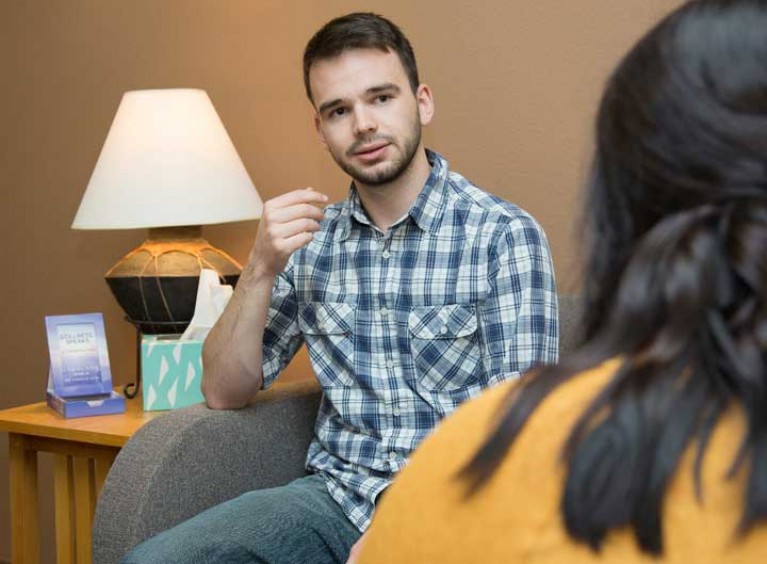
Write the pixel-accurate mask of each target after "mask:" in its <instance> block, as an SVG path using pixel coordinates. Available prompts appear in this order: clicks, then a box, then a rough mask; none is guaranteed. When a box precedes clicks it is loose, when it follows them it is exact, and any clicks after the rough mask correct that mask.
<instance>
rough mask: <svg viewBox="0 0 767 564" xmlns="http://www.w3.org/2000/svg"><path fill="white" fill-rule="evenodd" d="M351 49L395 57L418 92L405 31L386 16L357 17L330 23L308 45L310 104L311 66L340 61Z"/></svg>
mask: <svg viewBox="0 0 767 564" xmlns="http://www.w3.org/2000/svg"><path fill="white" fill-rule="evenodd" d="M350 49H378V50H379V51H391V52H393V53H396V54H397V56H398V57H399V60H400V61H401V62H402V66H403V67H404V69H405V73H407V77H408V82H409V83H410V88H411V89H412V90H413V92H414V93H415V91H416V90H418V85H419V81H418V67H417V66H416V63H415V54H414V53H413V47H412V46H411V45H410V41H408V39H407V37H405V34H404V33H402V30H401V29H400V28H398V27H397V26H396V25H394V24H393V23H392V22H391V21H389V20H387V19H386V18H384V17H383V16H379V15H377V14H371V13H354V14H348V15H346V16H341V17H339V18H335V19H333V20H331V21H329V22H328V23H326V24H325V25H324V26H322V28H321V29H320V30H319V31H318V32H317V33H315V34H314V36H313V37H312V38H311V39H310V40H309V43H307V45H306V49H305V50H304V87H305V88H306V95H307V96H308V97H309V100H312V89H311V85H310V83H309V71H310V70H311V68H312V65H313V64H314V63H315V62H317V61H319V60H322V59H332V58H333V57H337V56H338V55H340V54H341V53H343V52H344V51H348V50H350ZM312 101H313V100H312Z"/></svg>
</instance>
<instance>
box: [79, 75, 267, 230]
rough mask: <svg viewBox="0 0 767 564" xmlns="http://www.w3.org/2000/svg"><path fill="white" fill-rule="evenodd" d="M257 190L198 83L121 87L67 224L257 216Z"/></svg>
mask: <svg viewBox="0 0 767 564" xmlns="http://www.w3.org/2000/svg"><path fill="white" fill-rule="evenodd" d="M261 209H262V204H261V198H260V197H259V195H258V192H257V191H256V188H255V187H254V186H253V183H252V182H251V180H250V177H249V176H248V173H247V171H246V170H245V167H244V166H243V164H242V161H241V160H240V157H239V155H238V154H237V150H236V149H235V148H234V145H233V144H232V141H231V139H229V135H228V134H227V132H226V129H224V125H223V124H222V123H221V119H220V118H219V117H218V114H217V113H216V110H215V109H214V108H213V104H212V103H211V101H210V98H209V97H208V95H207V93H206V92H205V91H204V90H198V89H186V88H183V89H182V88H178V89H164V90H135V91H132V92H126V93H125V94H124V95H123V98H122V101H121V102H120V106H119V108H118V109H117V114H116V115H115V118H114V121H113V122H112V128H111V129H110V130H109V134H108V135H107V139H106V141H105V143H104V147H103V148H102V150H101V155H100V156H99V160H98V162H97V163H96V168H95V169H94V171H93V175H92V176H91V179H90V182H89V183H88V187H87V189H86V191H85V195H84V196H83V199H82V202H81V203H80V208H79V209H78V210H77V215H76V216H75V219H74V222H73V223H72V228H73V229H133V228H142V227H171V226H183V225H206V224H211V223H226V222H230V221H242V220H248V219H257V218H259V217H260V216H261Z"/></svg>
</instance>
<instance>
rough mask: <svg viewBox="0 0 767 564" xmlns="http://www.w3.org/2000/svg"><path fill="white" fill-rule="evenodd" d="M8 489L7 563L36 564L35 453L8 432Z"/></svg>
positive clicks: (37, 529) (22, 436)
mask: <svg viewBox="0 0 767 564" xmlns="http://www.w3.org/2000/svg"><path fill="white" fill-rule="evenodd" d="M8 438H9V445H10V448H9V458H10V486H11V561H12V562H13V563H14V564H37V563H38V562H40V537H39V532H38V531H39V528H38V524H39V519H38V511H39V510H38V506H37V452H35V451H34V450H31V449H30V448H28V445H27V444H26V441H25V439H24V435H19V434H17V433H9V437H8Z"/></svg>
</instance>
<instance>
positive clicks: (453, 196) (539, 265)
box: [263, 152, 558, 531]
mask: <svg viewBox="0 0 767 564" xmlns="http://www.w3.org/2000/svg"><path fill="white" fill-rule="evenodd" d="M428 157H429V162H430V163H431V164H432V171H431V174H430V176H429V178H428V180H427V182H426V185H425V187H424V189H423V191H422V192H421V193H420V195H419V196H418V198H417V199H416V201H415V203H414V205H413V207H412V208H411V209H410V211H409V213H408V214H407V215H406V216H404V217H403V218H402V219H401V220H400V221H399V222H397V223H396V224H395V225H393V226H392V227H391V229H389V231H388V232H387V233H382V232H381V231H380V230H378V229H377V228H375V227H374V226H373V225H372V224H371V222H370V220H369V219H368V217H367V216H366V215H365V212H364V210H363V208H362V205H361V204H360V200H359V197H358V195H357V192H356V189H355V188H354V185H353V184H352V188H351V190H350V192H349V197H348V199H347V200H345V201H343V202H341V203H339V204H334V205H332V206H329V207H328V208H326V210H325V219H324V220H323V222H322V224H321V230H320V231H318V232H317V233H315V236H314V240H313V241H312V242H311V243H310V244H309V245H308V246H306V247H304V248H302V249H301V250H299V251H297V252H295V253H294V254H293V255H292V257H291V259H290V260H289V262H288V265H287V267H286V269H285V271H284V272H283V273H282V274H281V275H280V276H279V277H278V278H277V281H276V283H275V287H274V292H273V296H272V303H271V309H270V311H269V315H268V318H267V324H266V331H265V334H264V369H263V370H264V387H268V386H269V385H271V383H272V382H273V381H274V379H275V377H276V376H277V375H278V373H279V372H280V371H281V370H282V368H284V366H285V365H286V364H287V363H288V362H289V361H290V359H291V358H292V357H293V355H294V354H295V352H296V350H297V349H298V348H299V347H300V345H301V344H302V343H303V342H306V345H307V347H308V349H309V356H310V359H311V364H312V368H313V370H314V373H315V374H316V376H317V379H318V380H319V382H320V384H321V385H322V388H323V391H324V394H323V399H322V403H321V405H320V409H319V414H318V417H317V423H316V426H315V437H314V440H313V441H312V443H311V446H310V447H309V453H308V456H307V468H308V469H310V470H311V471H313V472H316V473H319V474H321V475H322V476H323V477H324V478H325V481H326V483H327V486H328V491H329V492H330V494H331V495H332V496H333V498H334V499H335V500H336V501H337V502H338V503H339V504H340V505H341V507H342V508H343V510H344V512H345V513H346V515H347V516H348V517H349V519H350V520H351V522H352V523H354V524H355V525H356V526H357V527H358V528H359V529H360V530H361V531H364V530H365V529H366V528H367V526H368V524H369V523H370V519H371V518H372V516H373V511H374V508H375V500H376V497H377V496H378V494H380V493H381V492H382V491H383V490H384V489H386V487H387V486H388V485H389V484H390V482H391V480H392V478H393V477H394V475H395V474H396V473H397V472H398V471H399V470H401V469H402V468H403V467H404V466H405V464H406V463H407V459H408V456H409V455H410V453H411V452H412V451H413V449H414V448H415V447H416V446H417V445H418V444H419V443H420V442H421V440H423V439H424V438H425V437H426V436H427V435H428V434H429V432H430V431H431V430H432V429H433V428H434V426H435V425H436V424H437V423H438V422H439V421H440V419H442V418H443V417H445V416H446V415H447V414H449V413H451V412H452V411H453V410H454V409H455V408H456V407H457V406H458V405H459V404H460V403H461V402H463V401H465V400H467V399H469V398H471V397H473V396H476V395H477V394H479V392H480V391H481V390H482V389H483V388H486V387H488V386H491V385H493V384H496V383H498V382H501V381H503V380H506V379H509V378H515V377H517V376H518V375H519V374H520V373H521V372H524V371H526V370H528V369H529V368H530V367H532V366H533V365H536V364H540V363H551V362H554V361H556V358H557V341H558V328H557V298H556V291H555V287H554V275H553V270H552V265H551V260H550V256H549V250H548V246H547V243H546V239H545V235H544V233H543V230H542V229H541V228H540V227H539V225H538V224H537V223H536V222H535V220H533V218H532V217H530V216H529V215H528V214H527V213H525V212H524V211H522V210H521V209H519V208H517V207H516V206H514V205H512V204H509V203H507V202H505V201H503V200H501V199H499V198H496V197H494V196H491V195H489V194H487V193H485V192H483V191H481V190H480V189H479V188H477V187H475V186H473V185H472V184H471V183H469V182H468V181H467V180H466V179H465V178H463V177H462V176H460V175H459V174H457V173H455V172H450V171H448V166H447V162H446V161H445V160H444V159H443V158H442V157H440V156H439V155H437V154H436V153H432V152H428Z"/></svg>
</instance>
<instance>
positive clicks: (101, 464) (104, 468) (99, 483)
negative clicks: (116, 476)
mask: <svg viewBox="0 0 767 564" xmlns="http://www.w3.org/2000/svg"><path fill="white" fill-rule="evenodd" d="M113 462H114V456H113V457H112V458H111V459H108V460H102V459H100V458H97V459H96V460H95V465H96V466H95V468H94V470H95V472H96V499H98V496H99V495H101V488H102V487H104V480H106V479H107V474H109V469H110V468H111V467H112V463H113Z"/></svg>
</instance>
